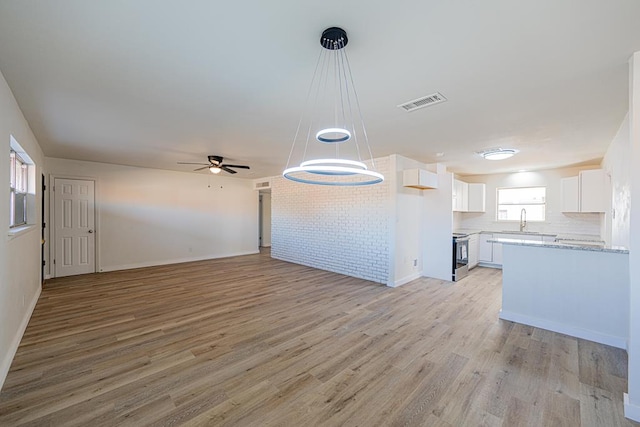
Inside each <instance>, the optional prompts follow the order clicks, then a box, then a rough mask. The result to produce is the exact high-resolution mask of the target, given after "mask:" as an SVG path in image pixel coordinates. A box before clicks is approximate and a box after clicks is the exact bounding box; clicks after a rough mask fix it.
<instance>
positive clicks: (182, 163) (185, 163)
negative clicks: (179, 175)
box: [178, 162, 208, 166]
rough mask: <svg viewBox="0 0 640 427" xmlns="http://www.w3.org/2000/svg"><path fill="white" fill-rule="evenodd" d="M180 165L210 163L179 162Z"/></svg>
mask: <svg viewBox="0 0 640 427" xmlns="http://www.w3.org/2000/svg"><path fill="white" fill-rule="evenodd" d="M178 164H179V165H203V166H204V165H208V163H191V162H178Z"/></svg>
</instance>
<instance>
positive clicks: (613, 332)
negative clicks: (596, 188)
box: [492, 238, 630, 349]
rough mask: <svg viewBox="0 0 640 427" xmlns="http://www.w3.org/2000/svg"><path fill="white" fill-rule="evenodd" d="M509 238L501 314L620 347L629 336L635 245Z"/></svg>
mask: <svg viewBox="0 0 640 427" xmlns="http://www.w3.org/2000/svg"><path fill="white" fill-rule="evenodd" d="M492 242H494V243H502V244H503V248H504V249H503V254H502V255H503V263H502V310H501V312H500V318H501V319H504V320H510V321H514V322H518V323H523V324H526V325H531V326H535V327H539V328H543V329H547V330H551V331H554V332H560V333H564V334H567V335H571V336H574V337H578V338H584V339H588V340H591V341H595V342H599V343H602V344H607V345H611V346H614V347H618V348H624V349H626V348H627V337H628V336H629V333H628V329H629V283H630V282H629V251H628V250H627V249H626V248H619V247H606V246H605V247H595V246H582V245H578V244H566V243H557V242H541V241H538V240H535V241H531V240H526V239H499V238H498V239H493V240H492Z"/></svg>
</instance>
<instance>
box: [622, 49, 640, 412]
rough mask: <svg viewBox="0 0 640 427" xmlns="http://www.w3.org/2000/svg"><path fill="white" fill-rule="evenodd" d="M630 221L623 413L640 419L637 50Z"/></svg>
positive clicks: (632, 75) (632, 71) (639, 58)
mask: <svg viewBox="0 0 640 427" xmlns="http://www.w3.org/2000/svg"><path fill="white" fill-rule="evenodd" d="M629 123H630V126H631V127H630V140H631V166H632V167H631V208H632V209H631V210H630V211H631V214H630V217H631V221H630V238H629V266H630V267H629V273H630V274H629V276H630V282H631V289H630V293H629V304H630V319H629V320H630V321H629V377H628V380H629V381H628V394H627V395H626V396H625V416H627V417H628V418H631V419H633V420H636V421H640V52H636V53H634V54H633V56H632V57H631V59H630V61H629Z"/></svg>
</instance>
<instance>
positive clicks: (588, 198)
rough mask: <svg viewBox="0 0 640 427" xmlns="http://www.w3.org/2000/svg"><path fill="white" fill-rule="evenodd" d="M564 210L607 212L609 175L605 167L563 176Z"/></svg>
mask: <svg viewBox="0 0 640 427" xmlns="http://www.w3.org/2000/svg"><path fill="white" fill-rule="evenodd" d="M561 183H562V212H606V211H607V205H608V203H607V199H608V197H607V194H608V191H607V189H608V186H609V177H608V175H607V173H606V172H605V171H604V170H603V169H593V170H585V171H581V172H580V174H579V175H578V176H573V177H571V178H563V179H562V181H561Z"/></svg>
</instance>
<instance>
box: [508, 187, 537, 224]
mask: <svg viewBox="0 0 640 427" xmlns="http://www.w3.org/2000/svg"><path fill="white" fill-rule="evenodd" d="M546 193H547V188H546V187H523V188H498V197H497V200H498V209H497V210H496V212H497V217H498V218H497V219H498V221H520V215H521V213H522V209H524V210H525V211H526V218H527V221H544V220H545V214H546V207H547V203H546Z"/></svg>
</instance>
